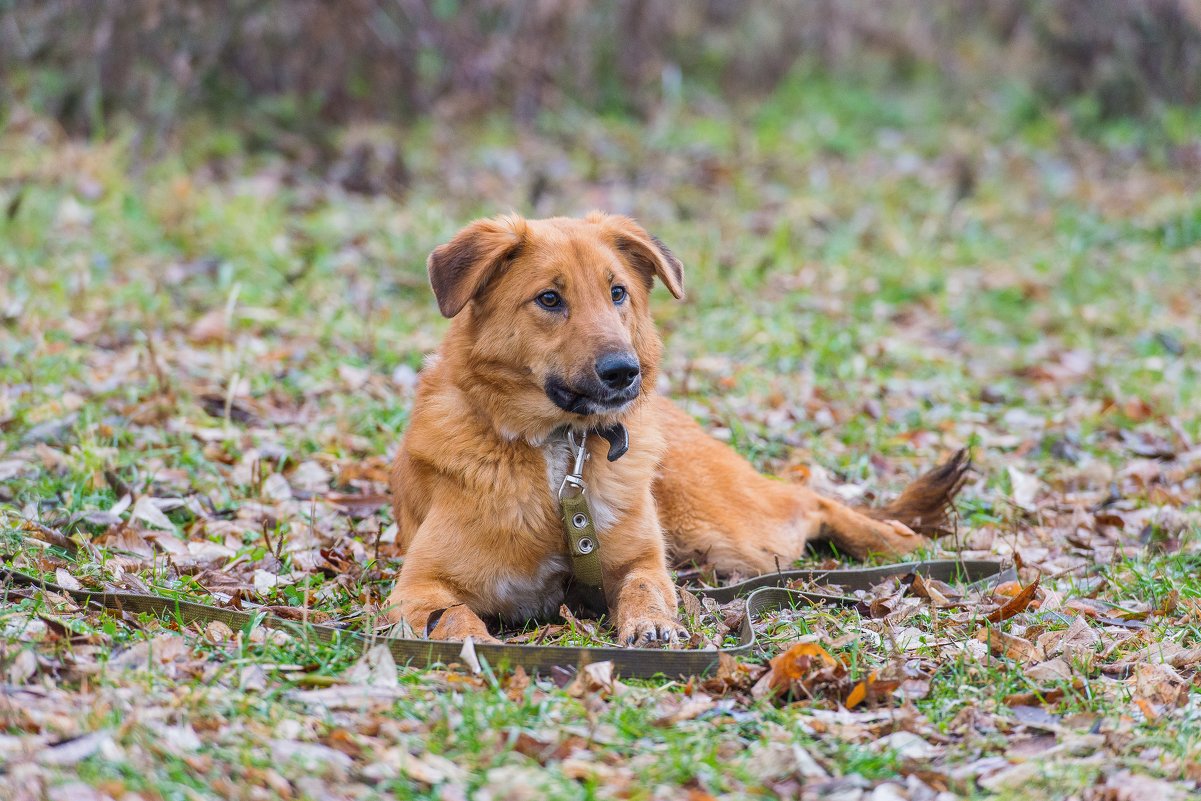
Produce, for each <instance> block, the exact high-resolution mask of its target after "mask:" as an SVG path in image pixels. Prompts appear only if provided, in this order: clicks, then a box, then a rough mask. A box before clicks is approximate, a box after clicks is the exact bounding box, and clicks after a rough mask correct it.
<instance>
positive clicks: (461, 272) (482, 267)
mask: <svg viewBox="0 0 1201 801" xmlns="http://www.w3.org/2000/svg"><path fill="white" fill-rule="evenodd" d="M525 225H526V224H525V220H524V219H522V218H521V217H518V216H517V215H515V214H514V215H507V216H504V217H489V218H486V219H482V220H476V221H475V222H473V223H472V224H471V225H469V226H467V227H466V228H464V229H463V230H462V231H459V233H457V234H455V238H454V239H452V240H450V241H449V242H447V243H446V244H445V245H439V246H438V247H436V248H434V252H433V253H431V254H430V257H429V260H428V261H427V263H426V267H427V268H428V269H429V274H430V286H432V287H433V289H434V297H435V298H437V299H438V309H439V311H441V312H442V314H443V315H444V316H446V317H454V316H455V315H456V314H458V313H459V312H461V311H462V310H463V307H464V306H466V305H467V304H468V303H470V302H471V299H472V298H474V297H475V296H476V295H477V294H479V292H480V290H481V289H483V288H484V286H485V285H486V284H487V283H488V280H489V279H490V278H492V276H493V275H494V274H495V273H496V271H497V270H499V269H500V268H501V266H502V265H503V264H505V263H506V262H507V261H508V260H509V259H512V258H513V257H514V256H515V255H516V253H517V251H518V249H519V248H520V247H521V243H522V242H523V241H524V239H525Z"/></svg>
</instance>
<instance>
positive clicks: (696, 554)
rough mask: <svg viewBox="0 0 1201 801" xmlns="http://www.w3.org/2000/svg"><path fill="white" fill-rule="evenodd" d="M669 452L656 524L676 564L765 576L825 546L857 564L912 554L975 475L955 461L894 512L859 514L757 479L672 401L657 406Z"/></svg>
mask: <svg viewBox="0 0 1201 801" xmlns="http://www.w3.org/2000/svg"><path fill="white" fill-rule="evenodd" d="M656 408H657V410H658V411H659V413H660V416H661V417H660V423H661V425H662V426H663V427H664V433H665V436H666V438H667V442H668V447H667V452H666V454H665V455H664V459H663V462H662V464H661V465H660V470H659V474H658V476H657V478H656V483H655V502H656V504H657V506H658V510H659V520H660V523H661V524H662V527H663V530H664V531H665V532H666V533H667V535H668V542H669V545H670V547H671V549H672V551H673V554H674V555H675V557H676V559H677V561H681V560H682V561H687V560H696V561H698V562H703V563H707V564H711V565H713V566H715V567H716V568H717V569H718V570H719V571H720V572H723V573H744V574H745V573H767V572H771V571H773V570H777V569H780V568H784V567H787V566H788V565H789V564H790V563H791V562H793V561H794V560H796V559H798V558H799V557H800V556H801V555H802V554H803V553H804V549H805V543H806V542H808V541H809V540H813V539H828V540H830V541H831V542H833V543H834V544H835V545H836V546H837V547H838V548H839V549H841V550H842V551H843V552H845V553H847V554H848V555H850V556H853V557H855V558H857V559H863V558H865V557H867V556H869V555H871V554H881V555H901V554H905V553H909V552H911V551H913V550H916V549H917V548H919V547H921V546H922V545H924V544H926V542H927V540H926V539H925V537H924V536H922V535H927V534H930V535H933V534H938V533H942V532H943V531H945V528H946V526H947V523H948V520H949V514H950V511H951V510H952V509H953V507H952V500H953V499H954V496H955V493H956V492H957V491H958V490H959V488H960V487H961V486H962V484H963V481H964V478H965V475H966V472H967V470H968V468H969V467H970V465H969V463H968V460H967V458H966V455H965V454H964V453H963V452H960V453H957V454H956V455H955V457H954V458H952V459H951V460H950V461H949V462H947V463H946V464H944V465H942V466H940V467H938V468H936V469H935V470H932V471H930V472H929V473H927V474H926V475H924V476H922V477H921V478H919V479H917V480H916V481H915V482H913V483H912V484H911V485H910V486H909V487H907V488H906V489H905V491H904V492H902V493H901V495H900V497H898V498H897V499H896V500H895V501H893V502H892V503H890V504H888V505H886V506H883V507H880V508H876V509H855V508H852V507H850V506H847V505H845V504H842V503H839V502H838V501H835V500H832V499H829V498H824V497H822V496H820V495H818V494H817V493H815V492H813V491H812V490H810V489H808V488H806V487H803V486H798V485H796V484H791V483H788V482H784V481H777V480H774V479H770V478H767V477H764V476H761V475H759V474H758V473H757V472H756V471H755V470H754V468H753V467H751V465H750V464H749V463H748V462H747V461H746V460H745V459H743V458H742V457H741V456H739V455H738V454H737V453H736V452H735V451H734V450H733V449H732V448H730V447H728V446H727V445H725V444H723V443H721V442H718V441H717V440H715V439H713V438H712V437H710V436H709V435H707V434H706V433H705V432H704V431H703V430H702V429H701V428H700V426H699V425H697V423H696V422H695V421H694V420H693V419H692V418H691V417H689V416H688V415H687V414H685V413H684V412H683V411H681V410H679V409H678V408H677V407H675V406H674V405H673V404H671V403H670V402H669V401H666V400H660V401H658V402H657V404H656Z"/></svg>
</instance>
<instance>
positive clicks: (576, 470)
mask: <svg viewBox="0 0 1201 801" xmlns="http://www.w3.org/2000/svg"><path fill="white" fill-rule="evenodd" d="M567 443H568V444H569V445H570V446H571V448H572V451H573V456H572V460H573V461H572V466H571V470H569V471H568V473H567V475H565V476H563V483H562V484H560V485H559V500H562V499H563V494H564V493H565V492H566V491H567V488H568V487H571V488H572V489H574V490H576V491H577V492H579V494H580V495H583V494H584V493H585V492H586V489H585V487H584V462H586V461H588V455H589V454H588V448H587V447H585V446H586V445H587V443H588V432H587V431H585V432H584V433H583V434H580V441H579V443H576V441H575V432H574V431H570V430H569V431H568V432H567Z"/></svg>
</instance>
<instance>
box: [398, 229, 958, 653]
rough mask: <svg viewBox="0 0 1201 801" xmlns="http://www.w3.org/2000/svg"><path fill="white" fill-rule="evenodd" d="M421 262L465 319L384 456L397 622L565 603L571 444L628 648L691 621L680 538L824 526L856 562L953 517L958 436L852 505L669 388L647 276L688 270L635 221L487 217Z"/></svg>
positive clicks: (902, 549)
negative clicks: (717, 426)
mask: <svg viewBox="0 0 1201 801" xmlns="http://www.w3.org/2000/svg"><path fill="white" fill-rule="evenodd" d="M427 266H428V270H429V278H430V283H431V286H432V287H433V291H434V296H435V298H436V299H437V302H438V308H439V310H440V311H441V312H442V314H443V315H444V316H446V317H448V318H452V322H451V325H450V329H449V331H448V333H447V334H446V336H445V338H444V339H443V341H442V343H441V346H440V347H439V349H438V351H437V353H436V354H435V355H434V356H432V357H430V359H429V360H428V361H427V364H426V366H425V368H424V369H423V370H422V371H421V373H420V380H419V384H418V388H417V394H416V398H415V402H414V405H413V410H412V415H411V421H410V424H409V427H408V429H407V430H406V432H405V434H404V437H403V439H402V441H401V443H400V448H399V452H398V454H397V456H396V459H395V461H394V463H393V466H392V470H391V474H390V478H391V480H390V487H391V492H392V503H393V510H394V513H395V519H396V523H397V526H398V537H397V542H398V544H399V546H400V548H401V549H402V551H403V552H404V557H405V558H404V563H403V566H402V567H401V571H400V575H399V577H398V579H397V582H396V585H395V588H394V589H393V591H392V593H391V594H390V596H389V599H388V615H389V618H390V619H391V620H392V621H394V622H399V621H400V620H404V621H405V622H406V623H407V624H408V625H409V626H410V627H411V628H412V629H413V631H414V632H418V633H421V632H424V633H425V635H426V636H428V637H430V638H433V639H445V640H461V639H465V638H467V637H471V638H474V639H475V640H476V641H484V642H495V641H496V639H495V637H493V635H492V633H491V632H490V630H489V627H488V622H492V623H493V624H496V623H501V624H506V625H520V624H522V623H524V622H526V621H527V620H530V619H547V618H549V617H553V616H554V615H555V614H556V613H557V611H558V610H559V608H560V604H562V603H563V602H564V600H565V598H566V597H567V592H568V588H569V586H570V585H571V584H572V570H571V560H570V558H569V556H570V554H569V546H568V542H567V539H566V537H565V532H564V527H565V526H564V519H561V516H560V508H559V507H560V503H559V492H560V490H561V489H562V488H563V487H564V486H565V478H567V477H568V476H569V473H570V472H571V471H573V470H574V464H573V462H574V457H575V455H577V454H580V459H581V461H580V464H582V470H581V471H580V477H581V479H582V483H583V484H584V485H585V486H586V490H585V494H584V497H585V498H586V500H587V503H588V508H589V509H590V510H591V515H592V520H593V523H594V527H595V533H596V538H597V539H598V540H599V563H600V572H601V574H602V576H603V593H604V601H605V603H606V604H607V607H608V610H609V613H610V620H611V623H612V625H613V627H614V628H615V630H616V637H617V641H618V642H620V643H623V644H626V645H631V646H646V645H650V644H653V643H666V644H671V643H675V642H678V641H681V640H683V639H686V638H687V636H688V634H687V631H686V630H685V629H684V627H683V626H682V625H681V624H680V621H679V617H678V614H677V596H676V588H675V585H674V583H673V582H672V578H671V575H670V573H669V570H668V564H669V563H668V558H669V554H670V555H671V557H672V558H674V559H677V560H699V561H703V562H705V563H708V564H711V565H713V566H714V567H715V568H716V569H717V570H718V571H719V573H723V574H730V573H739V574H759V573H766V572H770V571H774V570H778V569H779V566H780V565H788V564H789V563H791V562H792V561H794V560H795V559H797V558H798V557H800V556H801V554H802V552H803V551H804V548H805V544H806V543H807V542H809V541H810V540H813V539H818V538H821V539H828V540H830V541H832V542H833V543H834V544H835V546H836V547H837V548H839V549H840V550H841V551H842V552H843V553H845V554H848V555H850V556H852V557H855V558H860V559H861V558H864V557H866V556H868V555H869V554H872V553H878V554H888V555H898V554H904V553H908V552H910V551H913V550H914V549H916V548H918V547H920V546H922V545H923V544H924V543H926V542H927V540H926V539H925V536H924V535H929V534H935V533H939V532H941V531H943V530H944V527H945V525H946V524H947V521H948V514H949V513H950V511H951V510H952V508H953V507H952V505H951V504H952V500H953V498H954V496H955V493H956V492H957V491H958V489H959V487H960V486H961V484H962V482H963V480H964V476H965V471H966V470H967V468H968V463H967V461H966V459H965V458H964V456H963V454H962V452H961V453H959V454H956V455H955V457H954V458H952V459H951V460H950V461H949V462H947V463H946V464H944V465H942V466H941V467H939V468H937V469H935V470H933V471H931V472H930V473H927V474H926V475H924V476H922V477H921V478H919V479H918V480H917V481H915V482H914V483H913V484H911V485H910V486H909V487H908V488H907V489H906V490H905V491H904V492H903V493H902V494H901V495H900V497H899V498H898V499H897V500H896V501H894V502H893V503H891V504H889V505H887V506H884V507H882V508H877V509H862V508H852V507H849V506H847V505H844V504H842V503H839V502H837V501H835V500H832V499H830V498H826V497H823V496H820V495H818V494H816V493H815V492H813V491H812V490H810V489H808V488H806V487H805V486H803V485H798V484H794V483H789V482H786V481H779V480H774V479H771V478H768V477H765V476H762V475H760V474H759V473H758V472H756V471H755V469H754V468H753V467H752V466H751V465H750V464H749V463H748V462H746V461H745V460H744V459H743V458H742V457H741V456H739V455H738V454H737V453H736V452H735V451H734V450H732V449H731V448H729V447H728V446H727V445H725V444H723V443H721V442H719V441H717V440H716V439H713V438H712V437H710V436H709V435H707V434H706V433H705V432H704V431H703V430H702V429H701V427H700V426H699V425H698V424H697V423H696V422H695V421H694V420H693V419H692V418H691V417H690V416H689V415H687V414H686V413H684V412H683V411H682V410H681V409H679V408H678V407H677V406H675V405H674V404H673V403H672V402H671V401H669V400H667V399H665V398H663V397H660V396H659V395H657V394H656V392H655V386H656V378H657V374H658V366H659V360H660V354H661V351H662V344H661V341H660V339H659V336H658V334H657V332H656V329H655V326H654V323H653V321H652V319H651V312H650V294H651V287H652V283H653V281H654V280H655V279H658V280H659V281H660V282H662V283H663V285H664V286H666V288H667V290H668V291H669V292H670V293H671V294H672V295H673V296H674V297H676V298H682V297H683V294H684V270H683V265H682V264H681V262H680V260H679V259H678V258H676V257H675V256H674V255H673V254H672V253H671V251H670V250H668V249H667V247H665V246H664V245H663V243H662V242H660V241H659V240H658V239H657V238H656V237H654V236H652V235H651V234H649V233H648V232H647V231H646V230H644V229H643V228H642V226H640V225H639V224H638V223H637V222H635V221H634V220H633V219H631V218H629V217H624V216H617V215H610V214H604V213H600V212H594V213H592V214H589V215H588V216H586V217H584V218H582V219H576V218H566V217H555V218H550V219H542V220H527V219H523V218H521V217H519V216H502V217H496V218H489V219H481V220H477V221H476V222H473V223H471V224H470V225H468V226H467V227H466V228H464V229H463V230H462V231H460V232H459V233H458V234H457V235H456V236H455V237H454V238H453V239H452V240H451V241H449V242H448V243H446V244H443V245H441V246H439V247H438V248H436V249H435V250H434V251H433V252H432V253H431V254H430V256H429V260H428V263H427ZM605 431H609V432H616V434H614V436H617V437H620V438H621V439H622V442H621V443H620V444H619V445H612V444H610V445H609V447H608V448H606V444H607V443H606V441H605V439H604V438H602V437H601V436H596V435H595V432H605ZM589 432H593V434H594V435H592V436H589ZM581 439H582V440H584V442H585V444H584V445H583V447H580V446H579V445H574V446H573V443H578V442H579V440H581ZM626 440H628V442H626ZM621 447H625V448H626V451H625V452H624V454H620V458H615V459H614V460H612V461H610V460H609V458H608V457H609V456H611V455H612V454H613V452H614V449H615V448H617V450H620V449H621ZM573 448H574V450H573ZM581 452H582V453H581ZM573 553H574V552H573Z"/></svg>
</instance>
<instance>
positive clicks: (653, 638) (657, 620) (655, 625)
mask: <svg viewBox="0 0 1201 801" xmlns="http://www.w3.org/2000/svg"><path fill="white" fill-rule="evenodd" d="M687 639H688V630H687V629H685V628H684V627H683V626H681V625H680V624H679V623H678V622H676V621H675V620H674V619H673V618H670V617H659V616H656V615H645V616H642V617H632V618H630V619H628V620H626V621H625V622H624V623H622V624H621V625H620V626H619V627H618V629H617V641H618V642H619V643H621V644H623V645H626V646H629V647H631V648H641V647H644V646H647V645H653V644H655V643H664V644H666V645H673V644H675V643H679V642H684V641H685V640H687Z"/></svg>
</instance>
